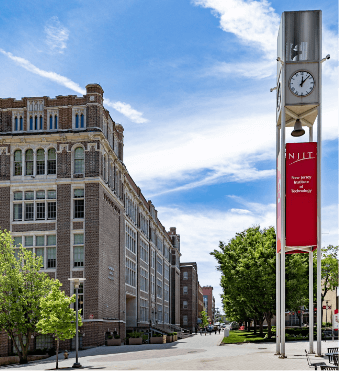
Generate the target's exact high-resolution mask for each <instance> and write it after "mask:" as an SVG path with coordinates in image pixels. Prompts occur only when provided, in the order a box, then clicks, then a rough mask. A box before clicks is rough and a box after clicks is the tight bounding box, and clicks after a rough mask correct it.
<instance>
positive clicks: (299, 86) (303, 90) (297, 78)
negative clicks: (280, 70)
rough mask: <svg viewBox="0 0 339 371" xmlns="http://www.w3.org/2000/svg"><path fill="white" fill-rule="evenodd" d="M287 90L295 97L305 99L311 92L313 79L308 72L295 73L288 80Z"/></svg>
mask: <svg viewBox="0 0 339 371" xmlns="http://www.w3.org/2000/svg"><path fill="white" fill-rule="evenodd" d="M289 88H290V90H291V92H292V93H293V94H294V95H296V96H297V97H305V96H306V95H309V94H311V93H312V91H313V88H314V77H313V76H312V75H311V74H310V73H309V72H308V71H297V72H296V73H294V74H293V75H292V76H291V78H290V82H289Z"/></svg>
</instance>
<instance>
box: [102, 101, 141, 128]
mask: <svg viewBox="0 0 339 371" xmlns="http://www.w3.org/2000/svg"><path fill="white" fill-rule="evenodd" d="M104 104H105V105H106V106H109V107H112V108H114V109H115V110H117V111H118V112H120V113H122V114H123V115H124V116H126V117H128V118H129V119H130V120H131V121H133V122H135V123H137V124H143V123H145V122H147V121H148V120H147V119H145V118H144V117H142V112H139V111H137V110H135V109H133V108H132V107H131V106H130V105H129V104H127V103H123V102H111V101H110V100H109V99H107V98H105V99H104Z"/></svg>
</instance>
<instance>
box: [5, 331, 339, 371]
mask: <svg viewBox="0 0 339 371" xmlns="http://www.w3.org/2000/svg"><path fill="white" fill-rule="evenodd" d="M221 340H222V335H219V334H218V335H214V334H212V335H207V336H200V335H193V336H191V337H188V338H186V339H182V340H179V341H178V342H175V343H170V344H161V345H148V344H145V345H140V346H138V345H124V346H120V347H105V346H102V347H97V348H92V349H88V350H84V351H80V352H79V356H80V358H79V361H80V363H81V364H82V365H83V368H85V369H108V370H200V369H205V370H206V369H207V370H309V369H310V368H309V367H308V364H307V360H306V357H305V349H308V342H306V341H304V342H288V343H286V354H287V358H286V359H279V358H278V356H275V355H274V353H275V343H261V344H227V345H223V346H218V345H219V344H220V342H221ZM337 343H338V342H337V341H327V342H322V351H323V353H325V352H326V351H327V347H334V346H338V345H337ZM314 348H316V343H314ZM60 358H63V357H62V354H60ZM74 361H75V352H72V353H70V358H69V359H68V360H63V359H62V360H60V361H59V367H60V368H64V369H67V368H69V369H70V368H71V366H72V364H73V363H74ZM311 361H312V362H322V361H326V362H327V363H328V360H327V359H326V357H324V358H318V357H315V356H314V355H312V356H311ZM7 367H10V368H22V369H27V370H46V369H52V368H54V367H55V356H54V357H51V358H48V359H46V360H42V361H39V362H32V363H30V364H28V365H12V366H7Z"/></svg>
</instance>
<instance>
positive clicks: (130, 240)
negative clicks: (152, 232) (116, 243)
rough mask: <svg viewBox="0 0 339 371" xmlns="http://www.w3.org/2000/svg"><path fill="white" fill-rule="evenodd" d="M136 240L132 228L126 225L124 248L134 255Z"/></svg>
mask: <svg viewBox="0 0 339 371" xmlns="http://www.w3.org/2000/svg"><path fill="white" fill-rule="evenodd" d="M136 238H137V235H136V233H135V232H134V231H133V229H132V228H130V227H129V225H127V224H126V232H125V239H126V241H125V245H126V248H127V249H128V250H130V251H132V252H133V253H134V254H135V253H136Z"/></svg>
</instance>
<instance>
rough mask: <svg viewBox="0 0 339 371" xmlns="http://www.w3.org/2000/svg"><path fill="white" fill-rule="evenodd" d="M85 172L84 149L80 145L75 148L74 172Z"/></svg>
mask: <svg viewBox="0 0 339 371" xmlns="http://www.w3.org/2000/svg"><path fill="white" fill-rule="evenodd" d="M83 173H84V149H83V148H82V147H78V148H76V149H75V150H74V174H83Z"/></svg>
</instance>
